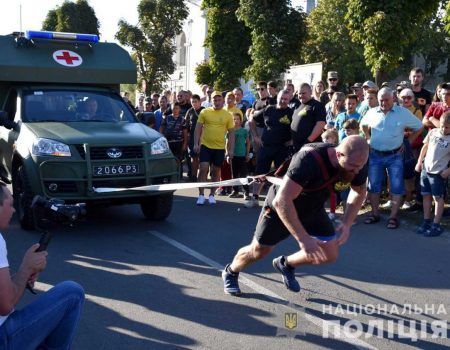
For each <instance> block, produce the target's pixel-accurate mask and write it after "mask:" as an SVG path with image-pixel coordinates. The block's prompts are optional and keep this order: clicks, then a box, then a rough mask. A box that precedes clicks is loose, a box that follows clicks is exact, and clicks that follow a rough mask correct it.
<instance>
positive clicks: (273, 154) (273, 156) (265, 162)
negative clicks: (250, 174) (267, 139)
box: [255, 146, 288, 175]
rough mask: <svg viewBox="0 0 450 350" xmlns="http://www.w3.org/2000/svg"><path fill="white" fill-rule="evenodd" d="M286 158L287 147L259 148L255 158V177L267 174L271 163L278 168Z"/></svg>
mask: <svg viewBox="0 0 450 350" xmlns="http://www.w3.org/2000/svg"><path fill="white" fill-rule="evenodd" d="M287 156H288V151H287V147H284V146H282V147H261V148H260V149H259V151H258V155H257V156H256V170H255V171H256V175H262V174H267V173H268V172H269V171H270V168H271V166H272V162H273V163H274V164H275V168H278V167H279V166H280V165H281V164H283V162H284V161H285V159H286V158H287Z"/></svg>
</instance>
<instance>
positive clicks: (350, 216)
mask: <svg viewBox="0 0 450 350" xmlns="http://www.w3.org/2000/svg"><path fill="white" fill-rule="evenodd" d="M366 195H367V188H366V184H363V185H360V186H351V189H350V193H349V195H348V197H347V204H346V206H345V212H344V217H343V219H342V224H341V225H338V227H337V228H336V229H337V231H340V232H341V235H340V236H339V238H338V244H339V245H342V244H344V243H345V242H346V241H347V239H348V237H349V235H350V227H352V224H353V222H354V221H355V219H356V217H357V216H358V212H359V210H360V209H361V206H362V205H363V203H364V200H365V199H366Z"/></svg>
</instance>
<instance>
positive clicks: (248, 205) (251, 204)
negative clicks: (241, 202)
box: [245, 197, 259, 208]
mask: <svg viewBox="0 0 450 350" xmlns="http://www.w3.org/2000/svg"><path fill="white" fill-rule="evenodd" d="M245 207H246V208H257V207H259V200H257V199H256V198H255V197H251V198H250V199H249V200H248V201H247V202H246V203H245Z"/></svg>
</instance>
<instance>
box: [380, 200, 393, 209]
mask: <svg viewBox="0 0 450 350" xmlns="http://www.w3.org/2000/svg"><path fill="white" fill-rule="evenodd" d="M380 207H381V208H383V209H390V208H391V207H392V203H391V200H388V201H387V202H386V203H384V204H381V205H380Z"/></svg>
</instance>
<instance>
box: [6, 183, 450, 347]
mask: <svg viewBox="0 0 450 350" xmlns="http://www.w3.org/2000/svg"><path fill="white" fill-rule="evenodd" d="M195 196H196V191H195V190H185V191H179V192H177V193H176V196H175V203H174V208H173V211H172V214H171V215H170V217H169V218H168V220H167V221H166V222H163V223H154V222H149V221H146V220H144V219H143V216H142V214H141V212H140V208H139V207H138V206H122V207H111V208H104V209H99V210H95V211H93V212H90V213H89V215H88V218H87V220H86V221H85V222H81V223H79V224H78V225H77V227H75V228H72V229H70V228H64V229H59V230H57V232H55V236H54V239H53V240H52V242H51V243H50V245H49V248H48V250H49V258H48V266H47V269H46V270H45V271H44V272H43V273H42V274H41V277H40V282H39V283H37V284H36V289H37V290H38V291H40V292H43V291H45V290H47V289H49V288H50V287H51V286H53V285H55V284H56V283H58V282H59V281H62V280H67V279H70V280H75V281H77V282H79V283H80V284H81V285H82V286H83V287H84V289H85V291H86V296H87V299H86V304H85V307H84V311H83V314H82V319H81V323H80V326H79V330H78V333H77V336H76V339H75V343H74V349H95V350H103V349H108V350H109V349H194V348H195V349H299V348H301V349H355V348H357V349H375V348H376V349H412V348H420V349H448V348H449V346H450V341H449V339H448V336H450V332H449V331H448V321H447V320H448V319H449V313H450V268H449V267H450V254H449V252H450V235H449V234H448V233H446V234H445V235H443V236H441V237H437V238H424V237H420V236H418V235H416V234H415V233H414V227H412V226H408V224H407V223H405V222H402V225H401V227H400V228H399V229H398V230H387V229H385V222H383V221H382V222H380V223H377V224H374V225H364V224H363V223H358V224H356V225H355V226H353V228H352V235H351V238H350V240H349V241H348V243H347V244H346V245H345V246H343V247H342V249H341V256H340V258H339V260H338V262H337V263H335V264H333V265H324V266H314V267H313V266H310V267H305V268H301V269H298V271H297V277H298V279H299V281H300V283H301V286H302V291H301V292H300V293H298V294H295V293H291V292H289V291H288V290H286V289H285V287H284V286H283V285H282V284H281V282H280V276H279V275H278V274H277V273H275V272H274V270H273V268H272V266H271V260H272V259H273V258H274V257H276V256H279V255H281V254H289V253H291V252H293V251H295V250H296V249H297V244H296V242H295V241H294V240H293V239H292V238H289V239H288V240H286V241H284V242H282V243H281V244H280V245H279V246H278V247H277V248H276V249H275V250H274V252H273V253H272V254H271V255H270V256H269V257H268V258H266V259H265V260H263V261H260V262H258V263H256V264H254V265H252V266H250V267H249V269H248V270H247V271H246V272H245V273H242V274H241V289H242V290H243V292H244V295H243V296H242V297H240V298H237V297H231V296H228V295H225V294H224V293H223V284H222V280H221V277H220V269H221V268H222V267H223V266H224V265H225V264H226V263H228V262H229V261H230V260H231V259H232V257H233V255H234V254H235V252H236V251H237V249H238V248H239V247H241V246H243V245H245V244H247V243H249V242H250V240H251V237H252V233H253V229H254V226H255V223H256V220H257V216H258V214H259V210H258V209H246V208H244V207H243V205H242V204H243V199H228V198H222V197H219V198H218V204H217V205H216V206H209V205H205V206H204V207H197V206H196V205H195ZM359 221H360V222H361V221H362V220H361V218H359ZM4 236H5V239H6V241H7V244H8V251H9V260H10V263H11V266H12V269H14V268H17V266H18V265H19V264H20V259H21V257H22V255H23V253H24V251H25V250H26V249H27V248H28V247H29V246H30V245H31V244H32V243H34V242H35V241H37V240H38V239H39V235H38V234H37V233H36V232H25V231H22V230H20V228H19V226H18V224H17V222H16V221H14V222H13V224H12V225H11V228H10V230H9V231H8V232H6V233H5V234H4ZM33 298H35V296H32V295H31V294H30V293H27V294H26V295H25V296H24V298H23V300H22V302H21V304H20V305H19V306H21V305H25V304H26V303H28V302H30V301H31V300H33ZM410 305H412V307H413V308H414V307H415V308H416V309H417V310H416V311H417V312H411V310H410V309H409V308H410ZM413 311H414V309H413ZM420 311H423V312H422V313H421V312H420ZM327 322H328V323H327ZM330 322H331V324H332V325H331V326H329V324H330ZM288 326H289V327H291V328H292V329H290V328H289V327H288ZM444 326H445V330H443V329H444ZM410 327H412V329H410ZM415 337H417V339H414V338H415Z"/></svg>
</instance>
